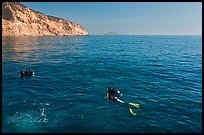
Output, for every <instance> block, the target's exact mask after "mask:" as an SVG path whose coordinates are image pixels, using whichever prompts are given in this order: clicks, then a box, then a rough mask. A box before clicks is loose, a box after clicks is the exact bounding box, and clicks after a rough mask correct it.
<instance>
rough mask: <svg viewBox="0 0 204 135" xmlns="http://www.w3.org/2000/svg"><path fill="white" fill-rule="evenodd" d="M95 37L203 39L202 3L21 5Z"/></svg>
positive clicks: (62, 3)
mask: <svg viewBox="0 0 204 135" xmlns="http://www.w3.org/2000/svg"><path fill="white" fill-rule="evenodd" d="M21 3H22V4H24V5H26V6H28V7H29V8H31V9H33V10H36V11H39V12H41V13H44V14H46V15H52V16H56V17H60V18H64V19H67V20H69V21H72V22H75V23H78V24H80V25H81V26H82V27H84V28H85V29H86V30H87V31H88V32H89V33H90V34H91V35H104V34H106V33H109V32H113V33H117V35H202V2H122V3H121V2H21Z"/></svg>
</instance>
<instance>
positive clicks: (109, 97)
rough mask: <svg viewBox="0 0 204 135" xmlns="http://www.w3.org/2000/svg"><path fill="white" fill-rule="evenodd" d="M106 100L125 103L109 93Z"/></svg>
mask: <svg viewBox="0 0 204 135" xmlns="http://www.w3.org/2000/svg"><path fill="white" fill-rule="evenodd" d="M106 98H108V99H112V100H114V101H118V102H120V103H124V101H122V100H120V99H119V98H118V97H116V96H111V95H110V94H109V93H107V94H106Z"/></svg>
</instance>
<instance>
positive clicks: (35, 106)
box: [2, 35, 202, 133]
mask: <svg viewBox="0 0 204 135" xmlns="http://www.w3.org/2000/svg"><path fill="white" fill-rule="evenodd" d="M27 68H29V69H30V70H34V72H35V75H34V76H32V77H24V78H20V77H19V76H18V73H19V71H20V70H26V69H27ZM108 87H113V88H115V89H119V90H120V92H121V94H119V95H117V96H118V98H119V99H121V100H123V101H124V103H120V102H116V101H112V100H108V99H106V98H105V96H106V93H107V88H108ZM129 102H133V103H137V104H139V105H140V108H134V107H132V109H133V111H134V112H135V113H136V115H135V116H134V115H132V114H131V113H130V111H129V108H130V107H131V106H130V105H129V104H128V103H129ZM2 131H3V132H31V133H33V132H34V133H39V132H40V133H41V132H42V133H44V132H45V133H47V132H68V133H71V132H74V133H81V132H83V133H84V132H86V133H114V132H116V133H121V132H126V133H188V132H190V133H201V132H202V36H142V35H141V36H130V35H129V36H122V35H118V36H105V35H103V36H102V35H101V36H99V35H98V36H96V35H95V36H94V35H92V36H70V37H69V36H63V37H58V36H45V37H2Z"/></svg>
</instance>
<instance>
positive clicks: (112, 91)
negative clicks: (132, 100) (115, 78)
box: [108, 87, 120, 94]
mask: <svg viewBox="0 0 204 135" xmlns="http://www.w3.org/2000/svg"><path fill="white" fill-rule="evenodd" d="M108 93H109V94H117V93H120V91H119V90H117V89H113V88H111V87H108Z"/></svg>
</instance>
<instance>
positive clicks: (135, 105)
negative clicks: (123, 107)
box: [129, 102, 140, 108]
mask: <svg viewBox="0 0 204 135" xmlns="http://www.w3.org/2000/svg"><path fill="white" fill-rule="evenodd" d="M129 104H130V105H132V106H134V107H137V108H140V105H139V104H136V103H131V102H130V103H129Z"/></svg>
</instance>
